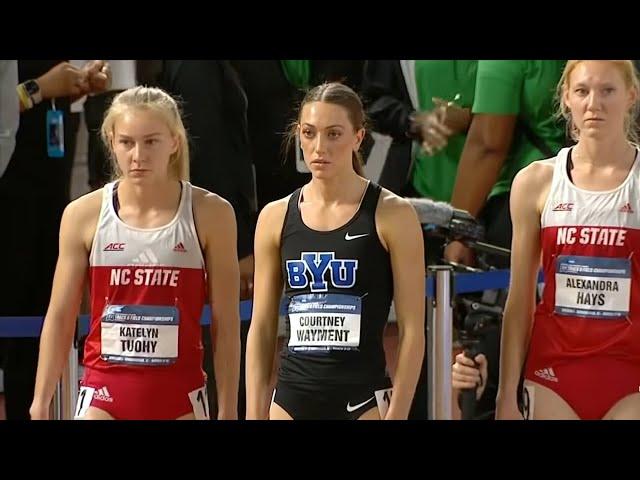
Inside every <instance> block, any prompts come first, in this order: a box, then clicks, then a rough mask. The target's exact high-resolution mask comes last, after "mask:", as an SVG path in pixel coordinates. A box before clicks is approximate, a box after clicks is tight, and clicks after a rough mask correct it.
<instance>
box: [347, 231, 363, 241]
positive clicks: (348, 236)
mask: <svg viewBox="0 0 640 480" xmlns="http://www.w3.org/2000/svg"><path fill="white" fill-rule="evenodd" d="M367 235H369V234H368V233H362V234H360V235H349V232H347V233H345V234H344V239H345V240H354V239H356V238H360V237H366V236H367Z"/></svg>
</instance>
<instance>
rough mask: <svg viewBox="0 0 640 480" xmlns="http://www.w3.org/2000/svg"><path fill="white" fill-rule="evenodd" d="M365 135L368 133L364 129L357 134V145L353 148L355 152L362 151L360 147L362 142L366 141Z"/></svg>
mask: <svg viewBox="0 0 640 480" xmlns="http://www.w3.org/2000/svg"><path fill="white" fill-rule="evenodd" d="M365 133H366V130H365V129H364V128H361V129H360V130H358V131H357V132H356V144H355V146H354V148H353V151H354V152H357V151H358V150H360V145H361V144H362V140H364V135H365Z"/></svg>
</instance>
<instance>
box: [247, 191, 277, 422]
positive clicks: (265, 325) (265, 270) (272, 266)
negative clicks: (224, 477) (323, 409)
mask: <svg viewBox="0 0 640 480" xmlns="http://www.w3.org/2000/svg"><path fill="white" fill-rule="evenodd" d="M286 202H287V199H283V200H279V201H277V202H273V203H270V204H268V205H266V206H265V207H264V208H263V209H262V211H261V212H260V216H259V217H258V224H257V226H256V236H255V245H254V255H255V262H256V263H255V274H254V286H253V315H252V317H251V326H250V327H249V335H248V337H247V358H246V389H247V390H246V392H247V419H249V420H259V419H263V420H264V419H268V418H269V401H270V400H271V398H270V394H271V392H270V391H269V385H270V384H271V382H270V380H271V372H272V369H273V358H274V355H275V349H276V345H277V335H278V312H279V307H280V298H281V296H282V273H281V270H280V268H281V267H280V233H281V231H282V225H283V223H284V216H285V213H286V207H287V203H286Z"/></svg>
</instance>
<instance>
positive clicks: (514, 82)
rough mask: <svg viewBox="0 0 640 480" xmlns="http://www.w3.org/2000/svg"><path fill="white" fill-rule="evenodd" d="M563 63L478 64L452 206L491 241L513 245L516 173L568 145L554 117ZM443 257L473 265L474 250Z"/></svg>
mask: <svg viewBox="0 0 640 480" xmlns="http://www.w3.org/2000/svg"><path fill="white" fill-rule="evenodd" d="M565 63H566V60H480V61H479V62H478V70H477V76H476V87H475V98H474V101H473V109H472V111H473V118H472V120H471V125H470V127H469V131H468V133H467V139H466V142H465V145H464V149H463V151H462V156H461V158H460V164H459V165H458V172H457V176H456V181H455V185H454V187H453V194H452V197H451V204H452V205H453V206H454V207H456V208H460V209H462V210H466V211H468V212H469V213H470V214H471V215H473V216H476V217H479V218H480V219H481V220H482V221H483V223H484V224H485V227H486V241H487V242H488V243H492V244H495V245H499V246H502V247H507V248H509V247H510V244H511V218H510V215H509V192H510V189H511V182H512V181H513V178H514V176H515V175H516V173H517V172H518V171H520V170H521V169H522V168H524V167H526V166H527V165H529V164H530V163H531V162H533V161H535V160H540V159H543V158H545V157H548V156H550V155H549V154H548V152H553V153H555V152H557V151H558V150H559V149H560V148H561V147H562V146H564V143H565V133H564V127H563V124H562V123H560V122H559V121H558V120H556V117H555V116H554V104H555V103H554V99H555V86H556V85H557V83H558V81H559V79H560V76H561V75H562V70H563V68H564V65H565ZM536 145H538V146H536ZM543 150H544V151H543ZM545 151H546V153H545ZM445 258H446V259H447V260H449V261H454V262H459V263H463V264H466V265H472V264H473V263H474V258H473V254H472V252H471V251H470V249H468V248H467V247H466V246H464V245H463V244H462V243H460V242H451V243H449V244H448V245H447V247H446V249H445ZM492 263H493V264H494V265H495V266H497V267H504V268H507V267H508V265H509V261H508V259H504V258H502V259H500V258H496V259H494V260H493V261H492Z"/></svg>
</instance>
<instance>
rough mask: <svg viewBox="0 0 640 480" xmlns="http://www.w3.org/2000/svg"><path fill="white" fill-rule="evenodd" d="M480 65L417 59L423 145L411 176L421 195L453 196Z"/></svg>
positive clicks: (417, 151)
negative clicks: (477, 70)
mask: <svg viewBox="0 0 640 480" xmlns="http://www.w3.org/2000/svg"><path fill="white" fill-rule="evenodd" d="M477 65H478V61H477V60H416V61H415V63H414V69H415V82H416V94H417V101H418V105H417V107H418V110H419V111H420V112H423V113H420V114H418V115H416V116H415V120H416V121H417V123H418V124H419V128H420V130H421V131H422V135H421V136H422V139H423V142H422V148H415V147H414V149H413V157H414V166H413V171H412V174H411V178H412V185H413V188H414V189H415V190H416V192H417V193H418V194H419V195H420V196H421V197H426V198H431V199H433V200H438V201H443V202H449V201H450V200H451V193H452V192H453V185H454V182H455V179H456V173H457V170H458V161H459V159H460V155H461V154H462V149H463V148H464V144H465V140H466V131H467V128H468V126H469V121H470V119H471V117H470V111H471V106H472V104H473V95H474V89H475V83H476V69H477ZM439 99H440V100H439ZM449 102H451V103H449ZM454 105H455V107H460V108H455V107H454ZM451 107H454V108H451ZM416 147H417V145H416Z"/></svg>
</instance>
